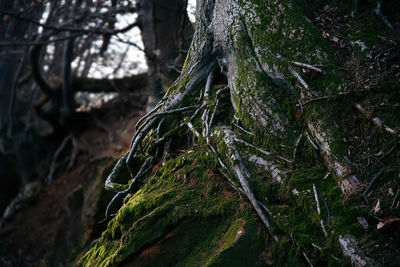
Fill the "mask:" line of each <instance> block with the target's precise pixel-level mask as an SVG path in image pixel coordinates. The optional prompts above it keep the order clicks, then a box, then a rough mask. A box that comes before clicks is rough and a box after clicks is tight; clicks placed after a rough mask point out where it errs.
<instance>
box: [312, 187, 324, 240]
mask: <svg viewBox="0 0 400 267" xmlns="http://www.w3.org/2000/svg"><path fill="white" fill-rule="evenodd" d="M313 190H314V198H315V202H317V212H318V215H319V216H320V218H321V206H320V205H319V198H318V192H317V187H316V186H315V184H313ZM320 224H321V228H322V231H323V232H324V235H325V237H328V233H327V232H326V229H325V223H324V220H323V219H322V218H321V220H320Z"/></svg>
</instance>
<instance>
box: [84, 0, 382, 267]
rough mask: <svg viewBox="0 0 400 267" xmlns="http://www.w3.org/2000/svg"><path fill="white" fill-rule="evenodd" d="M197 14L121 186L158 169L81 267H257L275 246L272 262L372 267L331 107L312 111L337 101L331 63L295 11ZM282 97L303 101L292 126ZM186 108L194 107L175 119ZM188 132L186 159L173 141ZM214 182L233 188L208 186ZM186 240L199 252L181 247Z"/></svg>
mask: <svg viewBox="0 0 400 267" xmlns="http://www.w3.org/2000/svg"><path fill="white" fill-rule="evenodd" d="M197 6H198V7H199V8H198V12H197V28H196V32H195V36H194V39H193V41H192V45H191V48H190V51H189V54H188V57H187V59H186V63H185V66H184V68H183V70H182V74H181V75H180V77H179V78H178V79H177V80H176V81H175V83H174V84H173V86H171V87H170V88H169V90H168V91H167V94H166V96H165V97H164V98H163V99H162V100H161V102H160V104H159V105H158V106H156V108H155V110H154V111H153V113H151V114H153V115H149V117H148V119H147V121H146V120H145V121H144V122H143V124H142V125H141V126H140V127H139V129H138V132H137V133H136V135H135V136H134V138H133V140H132V146H131V150H130V152H129V154H128V157H127V165H128V169H129V170H130V171H131V175H132V177H133V176H134V174H135V170H136V171H137V170H138V169H139V168H138V166H135V164H133V162H134V159H135V160H136V165H138V164H139V166H140V163H143V162H144V158H146V157H147V156H150V155H151V156H154V157H155V159H156V160H160V161H163V162H164V163H166V164H165V165H163V166H162V167H160V166H158V165H156V167H155V168H154V171H153V172H151V174H149V175H148V177H147V178H144V179H143V181H142V184H143V187H142V188H141V189H140V190H138V191H135V192H132V195H128V197H127V198H125V204H124V205H123V206H122V208H121V209H120V210H119V212H118V213H117V214H116V217H115V218H113V219H112V220H111V221H110V223H109V224H108V228H107V230H106V231H105V232H104V233H103V235H102V237H101V239H100V240H99V241H98V242H97V244H96V245H95V246H94V247H93V248H92V249H91V250H90V251H89V252H88V253H87V254H86V255H85V256H84V257H83V258H81V259H80V261H79V264H81V265H85V266H90V265H92V264H95V265H100V266H103V265H104V266H108V265H117V264H122V265H124V264H126V265H129V264H132V263H137V264H140V263H142V264H143V265H151V264H155V265H157V264H160V263H161V262H163V263H164V264H167V265H168V264H171V265H175V264H181V265H191V264H194V263H195V264H196V265H225V266H226V265H229V264H232V263H234V265H240V261H241V260H243V259H248V258H247V257H249V258H250V259H251V264H249V262H250V260H249V261H247V262H246V264H247V265H249V266H255V265H265V264H268V259H267V258H268V257H267V256H266V255H265V254H266V253H263V252H262V251H268V249H272V248H275V250H274V253H275V254H276V264H279V259H280V260H281V262H282V263H284V264H288V265H290V264H292V265H296V264H299V262H304V263H307V262H308V263H309V264H311V262H312V263H314V264H321V265H325V266H326V265H328V264H332V265H340V264H343V265H346V264H349V263H350V261H351V262H352V263H353V264H354V265H356V266H366V265H380V263H379V259H376V258H375V259H374V258H373V257H372V256H371V255H368V253H367V252H365V251H363V248H362V247H363V244H362V242H361V241H362V240H363V235H365V233H363V232H362V231H360V229H361V228H360V227H361V226H360V225H359V223H358V222H357V219H356V218H357V215H358V211H357V210H356V209H355V208H354V207H352V206H351V205H349V206H345V205H343V203H342V202H341V200H342V199H345V198H348V197H351V195H352V194H354V193H355V192H358V191H359V189H358V188H357V186H358V184H359V182H358V178H357V177H356V176H355V175H354V174H353V173H352V171H351V168H350V167H349V164H348V162H347V161H346V159H345V155H346V150H347V148H346V145H345V144H344V143H343V139H342V137H341V134H340V132H338V129H337V127H335V124H334V123H333V119H332V118H333V117H334V114H335V112H338V110H337V109H335V104H334V103H333V104H329V103H328V104H326V103H324V102H318V101H313V100H315V99H314V98H316V97H318V96H332V95H333V96H337V95H340V94H342V93H344V89H345V84H344V78H343V77H341V75H340V74H339V73H338V71H337V69H336V68H333V67H331V66H334V65H335V62H334V55H333V51H332V50H331V48H330V46H329V45H328V43H327V41H326V40H325V39H324V38H323V37H322V36H321V34H320V32H319V31H317V30H316V29H315V28H314V26H313V25H312V24H311V22H310V21H309V20H308V19H307V18H306V17H305V16H304V13H303V9H302V7H303V6H302V4H301V3H299V1H295V0H290V1H279V0H278V1H264V0H262V1H258V0H252V1H242V0H226V1H218V0H217V1H213V0H201V1H198V3H197ZM299 62H300V63H302V64H303V66H308V68H310V69H312V70H313V71H315V70H317V71H318V72H322V71H319V69H318V68H316V67H315V66H317V65H319V66H328V67H325V68H323V72H324V73H323V74H322V73H320V74H318V77H317V78H315V79H313V80H312V82H309V83H310V84H308V82H306V81H305V80H304V79H303V78H302V77H301V74H300V72H301V68H299ZM214 71H216V72H217V73H215V76H214V77H216V78H214V80H213V86H210V81H211V80H212V77H213V75H212V73H213V72H214ZM220 73H221V74H220ZM206 80H207V83H206ZM225 83H227V87H228V88H229V91H224V90H225V89H224V88H225V87H226V84H225ZM221 88H222V89H221ZM229 94H230V96H229ZM292 99H298V100H299V101H301V102H307V101H308V104H307V106H304V111H303V113H304V115H303V116H302V117H301V118H300V119H299V118H296V117H294V116H292V115H291V109H292V107H291V105H290V104H289V103H290V101H291V100H292ZM310 100H312V101H310ZM197 103H198V106H195V107H193V106H194V105H197ZM187 106H190V107H192V108H193V109H196V108H197V109H196V111H195V112H194V113H193V112H191V111H190V112H189V109H185V110H184V111H183V110H181V109H179V108H182V107H187ZM170 114H171V115H170ZM177 114H178V115H177ZM186 127H187V128H189V130H190V131H191V133H192V138H193V139H194V142H195V143H196V144H195V146H194V147H195V148H194V149H193V146H192V145H191V144H187V143H186V142H185V141H183V140H182V139H183V138H182V136H184V135H185V131H186V129H184V128H186ZM160 129H161V130H160ZM182 129H183V130H182ZM178 136H179V137H178ZM299 136H300V137H299ZM301 136H304V138H303V139H304V140H306V141H305V143H306V146H307V145H308V144H309V145H308V148H307V149H308V150H309V151H311V152H310V154H311V155H312V156H309V155H307V153H304V152H299V153H300V154H299V155H301V156H302V157H301V158H299V157H300V156H298V159H297V161H299V162H300V165H299V163H298V162H296V161H295V157H296V149H297V147H298V146H299V142H300V140H301ZM172 138H175V144H173V145H172V144H171V143H169V142H168V140H169V139H172ZM178 138H179V140H178ZM177 140H178V141H177ZM182 143H183V144H182ZM140 144H143V146H142V147H141V146H140ZM160 144H161V145H160ZM164 144H165V145H164ZM183 148H184V150H186V152H185V153H184V152H181V150H182V149H183ZM303 149H304V148H303ZM314 149H315V150H314ZM193 150H195V151H193ZM293 150H294V152H293ZM160 151H161V152H160ZM171 151H173V152H171ZM176 153H178V154H179V155H178V156H174V155H176ZM171 154H172V156H171ZM293 155H294V156H293ZM327 172H328V173H330V176H329V178H328V179H324V176H325V174H326V173H327ZM221 176H223V177H226V178H227V179H226V180H225V181H229V182H230V183H231V184H230V185H228V184H227V183H226V182H225V184H218V185H216V184H215V181H219V179H221ZM326 177H327V176H325V178H326ZM217 183H218V182H217ZM230 187H232V188H234V190H232V189H231V188H230ZM210 188H213V189H210ZM210 191H211V193H210ZM228 194H229V196H228ZM238 195H241V196H244V197H245V198H246V199H248V203H246V204H245V208H243V207H240V206H235V205H236V204H237V202H236V201H237V197H238ZM321 196H323V198H322V197H321ZM220 197H222V198H224V199H225V200H221V198H220ZM321 199H322V200H323V202H324V203H326V207H327V208H326V209H324V208H323V207H322V208H321V206H322V204H321V205H320V202H321V203H322V201H320V200H321ZM220 201H222V202H220ZM221 205H222V207H221ZM226 205H227V206H229V208H227V206H226ZM250 206H251V207H252V208H253V209H254V210H255V213H248V211H247V209H248V208H249V207H250ZM328 207H329V208H328ZM329 210H330V212H331V213H333V214H334V218H333V219H332V218H331V216H330V212H329ZM255 215H257V217H258V218H259V219H258V220H255V219H254V216H255ZM107 216H108V215H107ZM107 219H109V218H107ZM260 221H261V222H260ZM254 223H255V225H257V226H255V225H254ZM196 227H200V228H203V229H206V230H204V231H205V232H203V231H200V230H198V228H196ZM253 227H258V228H259V230H258V231H259V232H258V233H257V234H255V233H254V231H253V230H254V228H253ZM251 229H253V230H251ZM192 231H194V232H197V231H199V232H200V233H201V234H200V235H201V237H200V239H201V240H197V239H195V240H190V241H188V240H187V238H188V237H187V236H186V234H190V233H193V232H192ZM267 233H268V234H267ZM266 234H267V235H268V238H267V239H264V236H265V235H266ZM260 236H262V237H263V238H262V239H263V241H260V242H259V238H260ZM355 236H357V237H355ZM252 239H254V240H256V241H255V242H254V244H253V246H248V243H247V241H248V240H252ZM177 246H179V249H177V248H176V247H177ZM246 246H248V247H246ZM171 247H175V250H173V249H171ZM272 250H273V249H272ZM160 251H164V253H165V254H163V253H162V252H160ZM149 255H151V256H149ZM250 255H251V256H250Z"/></svg>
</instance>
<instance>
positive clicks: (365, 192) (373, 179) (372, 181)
mask: <svg viewBox="0 0 400 267" xmlns="http://www.w3.org/2000/svg"><path fill="white" fill-rule="evenodd" d="M384 170H385V168H381V169H380V170H379V172H378V173H377V174H376V175H375V176H374V177H373V178H372V180H371V182H370V183H369V185H368V187H367V188H366V189H365V191H364V193H363V194H362V196H363V198H364V199H365V202H367V203H368V198H367V194H368V191H369V190H370V189H371V187H372V185H373V184H374V183H375V181H376V180H377V179H378V178H379V177H380V176H381V175H382V174H383V172H384Z"/></svg>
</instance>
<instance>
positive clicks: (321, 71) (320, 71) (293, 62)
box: [292, 61, 324, 74]
mask: <svg viewBox="0 0 400 267" xmlns="http://www.w3.org/2000/svg"><path fill="white" fill-rule="evenodd" d="M292 64H293V65H295V66H298V67H302V68H305V69H310V70H313V71H316V72H319V73H322V74H324V71H323V70H322V69H320V68H317V67H315V66H313V65H310V64H306V63H301V62H297V61H292Z"/></svg>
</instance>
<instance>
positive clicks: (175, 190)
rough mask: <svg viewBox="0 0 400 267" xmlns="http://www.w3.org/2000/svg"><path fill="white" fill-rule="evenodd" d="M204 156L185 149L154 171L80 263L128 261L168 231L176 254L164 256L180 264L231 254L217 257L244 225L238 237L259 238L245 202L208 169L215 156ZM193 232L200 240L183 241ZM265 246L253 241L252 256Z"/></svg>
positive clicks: (224, 252)
mask: <svg viewBox="0 0 400 267" xmlns="http://www.w3.org/2000/svg"><path fill="white" fill-rule="evenodd" d="M204 154H205V153H204V151H198V152H196V153H186V154H184V155H182V156H180V157H178V158H176V159H173V160H170V161H168V162H167V163H166V164H165V166H163V167H162V168H161V169H159V170H158V171H157V172H156V174H155V175H154V176H153V177H151V178H150V179H149V183H147V184H146V186H144V187H143V188H142V189H140V190H139V191H138V192H137V193H136V194H135V195H133V196H132V197H130V198H128V199H126V204H125V205H124V206H123V208H121V210H120V211H119V212H118V214H117V215H116V217H115V218H114V219H113V220H112V221H110V222H109V224H108V227H107V230H106V231H105V232H104V233H103V235H102V237H101V239H100V240H99V242H98V243H97V244H96V245H95V246H94V247H93V248H92V249H91V250H90V251H89V252H88V253H87V254H86V255H85V256H84V257H83V258H82V259H81V261H80V265H81V266H90V265H91V264H93V263H96V265H98V266H114V265H116V264H118V263H121V262H123V261H124V260H129V259H130V257H132V260H133V259H134V256H135V255H137V253H139V252H140V251H142V250H143V249H146V247H148V246H151V244H154V243H155V242H161V243H162V242H163V240H164V238H165V236H166V235H167V234H168V233H176V236H177V237H176V238H175V239H174V240H175V241H174V244H176V247H173V248H170V249H171V253H173V255H175V256H174V257H172V256H171V257H169V259H170V260H174V261H176V262H175V263H180V264H181V265H191V263H195V262H196V263H198V264H199V263H201V262H203V263H204V264H206V263H207V262H209V264H211V263H212V264H214V262H224V261H225V260H227V259H228V258H231V256H229V257H227V258H221V257H222V255H223V256H224V257H226V255H232V253H234V251H232V252H227V251H229V249H230V248H231V247H234V246H236V245H237V242H236V241H235V238H234V235H233V233H234V231H236V230H237V229H238V227H244V231H245V234H243V236H246V238H247V236H251V237H249V240H251V239H254V238H258V239H259V240H261V239H263V238H262V237H261V236H260V235H259V233H258V232H255V231H254V228H257V223H256V222H255V221H254V215H253V214H252V213H249V212H248V211H249V208H248V207H246V205H245V206H243V207H241V206H240V205H239V203H240V201H239V198H238V196H236V195H235V194H234V193H233V192H229V190H228V191H227V188H226V186H225V185H224V182H223V181H222V180H221V178H218V177H217V176H216V174H214V173H213V172H212V171H211V169H213V168H215V165H216V163H215V159H214V158H212V157H209V156H206V157H205V156H204ZM204 166H209V167H210V168H211V169H208V168H204ZM247 221H251V223H250V225H249V226H248V227H249V230H247V231H246V229H247V228H246V227H247V226H244V223H243V224H240V223H238V222H247ZM250 228H251V229H253V230H251V229H250ZM181 235H182V236H181ZM196 235H199V238H194V240H190V242H189V241H188V240H187V239H188V238H189V237H190V236H196ZM241 238H242V237H241ZM241 238H240V239H241ZM243 238H244V237H243ZM185 240H186V241H185ZM221 240H223V241H221ZM165 242H167V241H165ZM181 242H186V243H185V244H186V245H187V247H188V248H191V249H187V248H186V249H178V247H180V246H181V245H182V243H181ZM239 243H240V242H239ZM264 245H265V244H264V242H258V243H256V245H254V246H255V247H257V249H255V250H254V251H256V252H253V254H254V253H261V252H262V250H263V248H264ZM246 246H247V245H246ZM254 246H253V248H254ZM253 254H252V255H253ZM255 259H258V257H255Z"/></svg>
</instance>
